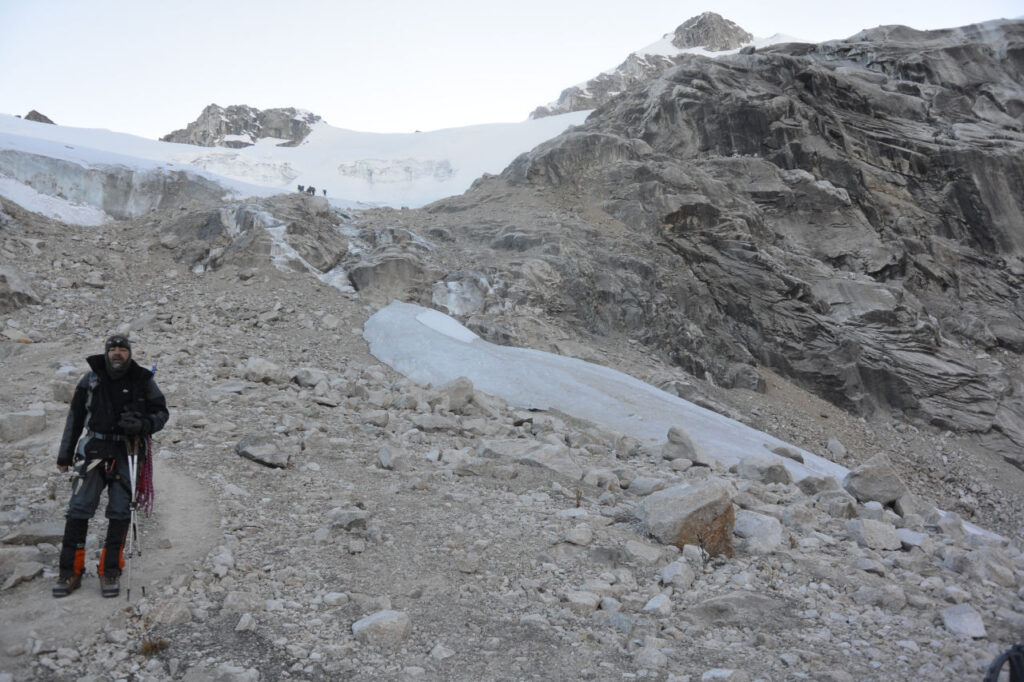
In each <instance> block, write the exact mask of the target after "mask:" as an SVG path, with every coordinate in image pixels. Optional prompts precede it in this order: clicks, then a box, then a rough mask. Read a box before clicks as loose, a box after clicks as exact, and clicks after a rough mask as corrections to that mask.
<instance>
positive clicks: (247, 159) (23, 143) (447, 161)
mask: <svg viewBox="0 0 1024 682" xmlns="http://www.w3.org/2000/svg"><path fill="white" fill-rule="evenodd" d="M587 113H588V112H585V111H581V112H575V113H572V114H567V115H565V116H557V117H552V118H550V119H545V120H536V121H524V122H522V123H494V124H487V125H478V126H469V127H466V128H450V129H447V130H435V131H431V132H424V133H411V134H378V133H361V132H356V131H352V130H344V129H341V128H333V127H331V126H329V125H327V124H325V123H320V124H317V125H316V126H314V129H313V131H312V133H310V135H309V137H308V138H307V139H306V140H305V141H304V142H303V143H302V144H301V145H299V146H297V147H278V146H276V144H275V141H274V140H270V139H266V140H260V141H259V142H258V143H257V144H256V145H254V146H252V147H247V148H244V149H227V148H223V147H195V146H191V145H184V144H173V143H168V142H157V141H155V140H147V139H144V138H140V137H135V136H133V135H125V134H122V133H115V132H111V131H108V130H94V129H84V128H69V127H65V126H56V125H46V124H41V123H34V122H32V121H26V120H23V119H20V118H17V117H14V116H9V115H4V114H0V196H6V197H8V198H10V199H11V200H13V201H18V203H20V204H23V205H26V207H27V208H32V209H33V210H41V211H42V210H49V211H51V214H53V210H54V208H53V207H54V206H55V205H57V204H54V203H53V202H54V201H57V202H58V203H59V202H60V201H61V200H68V201H71V202H75V203H77V204H80V205H85V206H91V207H93V208H98V209H101V210H105V211H107V212H108V213H109V214H111V215H114V216H115V217H124V216H129V215H132V214H134V213H136V211H137V210H143V209H144V208H145V202H141V203H140V200H141V198H142V197H141V195H142V194H143V193H144V190H143V185H144V186H145V187H146V188H152V187H153V186H154V185H156V184H166V178H167V176H168V175H171V174H173V175H175V176H176V178H177V181H181V182H183V181H186V180H187V181H190V182H192V181H194V182H198V183H200V184H201V185H203V186H204V187H205V188H209V187H210V186H211V185H213V184H215V185H218V186H220V187H222V188H223V189H224V192H225V194H230V195H235V196H253V195H269V194H276V193H279V192H287V191H294V190H296V189H297V186H298V185H303V186H307V187H308V186H314V187H316V188H317V193H318V194H320V195H321V196H323V194H324V190H326V195H327V198H328V199H329V200H330V201H331V202H332V203H333V204H335V205H338V206H358V205H375V204H379V205H389V206H409V207H417V206H422V205H424V204H427V203H430V202H432V201H436V200H437V199H441V198H443V197H446V196H452V195H455V194H461V193H462V192H464V191H465V190H466V189H467V188H468V187H469V185H470V184H471V183H472V182H473V180H475V179H476V178H478V177H480V176H481V175H482V174H484V173H498V172H500V171H501V170H503V169H504V168H505V166H507V165H508V164H509V162H511V161H512V159H514V158H515V157H516V156H517V155H519V154H520V153H522V152H525V151H528V150H530V149H532V148H533V147H535V146H537V145H538V144H540V143H541V142H543V141H545V140H547V139H550V138H552V137H554V136H555V135H558V134H559V133H561V132H562V131H563V130H565V129H566V128H567V127H569V126H571V125H576V124H579V123H582V122H583V120H584V119H585V118H586V116H587ZM112 168H116V169H118V177H119V178H120V181H119V183H118V184H119V185H121V187H120V188H119V189H118V190H116V193H117V196H116V197H115V198H113V199H112V198H111V197H110V196H106V194H107V193H110V192H111V191H112V188H111V187H110V183H103V182H101V181H100V179H99V177H100V176H101V175H104V174H107V171H108V170H109V169H112ZM90 171H92V172H91V173H90ZM12 182H16V183H20V184H21V185H24V186H25V187H18V188H15V187H14V186H13V185H12V184H11V183H12ZM26 188H27V189H26ZM146 191H148V189H147V190H146ZM44 198H45V199H44ZM115 199H116V200H115ZM26 201H27V202H28V204H25V202H26ZM126 202H127V204H128V205H127V206H125V204H126ZM133 202H134V203H133ZM111 211H113V213H112V212H111ZM73 214H74V211H73V210H71V209H68V208H64V209H61V215H64V216H65V217H67V216H70V215H73ZM118 214H121V215H118ZM95 219H96V217H95V215H91V216H89V218H87V220H89V221H93V222H94V221H95Z"/></svg>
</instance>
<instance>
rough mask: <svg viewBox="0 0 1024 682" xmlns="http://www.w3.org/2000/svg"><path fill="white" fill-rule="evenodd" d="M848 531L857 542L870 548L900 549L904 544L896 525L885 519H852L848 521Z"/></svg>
mask: <svg viewBox="0 0 1024 682" xmlns="http://www.w3.org/2000/svg"><path fill="white" fill-rule="evenodd" d="M846 532H847V533H849V534H850V538H851V539H853V540H855V541H856V542H857V544H859V545H861V546H862V547H867V548H869V549H900V548H901V547H902V546H903V543H902V542H901V541H900V536H899V534H898V533H897V532H896V527H895V526H893V525H892V524H891V523H885V522H883V521H872V520H871V519H851V520H849V521H847V522H846Z"/></svg>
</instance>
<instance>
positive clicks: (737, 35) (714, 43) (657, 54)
mask: <svg viewBox="0 0 1024 682" xmlns="http://www.w3.org/2000/svg"><path fill="white" fill-rule="evenodd" d="M753 40H754V36H752V35H751V34H749V33H747V32H746V31H744V30H743V29H742V28H740V27H739V26H738V25H736V24H735V23H734V22H731V21H729V20H728V19H724V18H722V16H721V15H719V14H715V13H714V12H704V13H703V14H699V15H697V16H695V17H693V18H691V19H687V20H686V21H685V22H683V23H682V24H680V25H679V26H678V27H677V28H676V30H675V32H674V33H668V34H665V35H664V37H663V38H662V39H661V40H660V41H659V42H657V43H655V44H654V45H650V46H648V47H647V48H644V49H642V50H637V51H635V52H632V53H630V55H629V56H628V57H626V60H625V61H624V62H622V64H620V65H619V66H617V67H616V68H614V69H612V70H609V71H605V72H604V73H602V74H599V75H598V76H596V77H594V78H592V79H590V80H589V81H587V82H586V83H583V84H580V85H574V86H572V87H570V88H566V89H565V90H563V91H562V94H561V95H560V96H559V98H558V99H557V100H555V101H554V102H552V103H550V104H548V105H547V106H541V107H537V108H536V109H534V111H533V112H532V113H531V114H530V118H543V117H545V116H554V115H556V114H564V113H568V112H570V111H585V110H587V109H596V108H597V107H599V106H601V105H602V104H604V103H605V102H607V101H608V100H609V99H611V98H612V97H613V96H615V95H616V94H618V93H620V92H623V91H624V90H628V89H630V88H632V87H635V86H636V85H637V84H639V83H642V82H644V81H646V80H649V79H651V78H654V77H655V76H657V75H658V74H660V73H662V72H663V71H665V70H666V69H669V68H671V67H673V66H676V65H678V64H679V63H680V62H681V61H683V60H684V59H687V58H688V57H689V56H690V54H691V53H695V52H696V53H701V52H703V54H705V55H707V54H708V53H712V52H724V51H727V50H738V49H739V48H741V47H743V46H744V45H746V44H748V43H750V42H752V41H753ZM712 56H718V55H712Z"/></svg>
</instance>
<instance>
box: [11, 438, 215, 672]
mask: <svg viewBox="0 0 1024 682" xmlns="http://www.w3.org/2000/svg"><path fill="white" fill-rule="evenodd" d="M154 484H155V487H156V500H155V505H154V509H153V516H152V517H150V518H148V519H147V518H145V517H142V518H141V519H140V523H139V531H140V542H141V550H142V555H141V556H139V557H136V558H135V560H134V565H133V567H132V591H131V600H132V602H135V601H137V600H139V599H141V598H143V596H144V594H148V595H152V594H154V592H155V591H156V590H158V589H159V588H160V586H161V584H162V583H165V582H166V581H168V580H170V579H172V578H173V576H175V575H177V574H180V573H182V572H190V571H191V569H190V568H189V564H190V562H192V561H193V560H195V559H197V558H201V557H203V556H205V555H206V554H207V552H209V550H210V548H211V547H212V546H213V545H214V543H215V542H216V539H217V538H218V537H219V529H218V519H219V518H220V515H219V514H218V513H217V507H216V504H215V503H214V501H213V499H212V498H211V497H210V495H209V493H208V492H207V490H206V489H205V488H204V487H203V486H202V485H201V484H200V483H199V482H197V481H196V480H195V479H193V478H191V477H190V476H189V475H187V474H186V473H185V472H183V471H181V470H180V469H179V468H178V467H177V466H176V465H175V464H174V463H173V460H170V459H168V458H163V457H161V456H160V455H159V454H158V455H157V459H156V468H155V472H154ZM104 499H105V498H104ZM106 523H107V522H106V519H104V518H102V505H101V511H100V512H99V513H97V517H96V518H94V519H93V521H92V522H91V524H90V532H91V533H93V534H96V535H97V536H99V537H102V535H103V533H105V532H106ZM89 555H90V560H89V562H88V564H87V566H86V577H85V579H84V581H83V583H82V587H81V588H80V589H79V590H78V591H76V592H74V593H73V594H71V595H70V596H68V597H65V598H63V599H54V598H53V597H52V596H51V594H50V588H51V586H52V580H49V579H36V580H32V581H30V582H29V583H26V584H23V585H20V586H19V587H18V588H16V589H14V590H10V591H8V592H7V593H6V594H4V595H2V596H0V623H3V626H2V628H0V670H7V671H14V670H15V669H16V668H17V667H18V664H19V663H24V662H25V661H26V660H27V659H26V658H25V657H24V656H16V657H13V658H12V657H10V654H9V653H8V651H9V650H11V649H12V647H14V648H16V647H18V646H19V645H22V646H33V643H34V642H41V643H42V646H44V647H46V648H52V647H71V648H75V646H76V644H75V643H76V641H78V640H80V639H83V638H85V637H87V636H89V637H91V636H92V634H93V633H95V632H96V631H97V630H120V629H124V627H125V624H126V622H127V619H126V616H127V612H128V611H129V609H127V608H126V607H127V606H128V602H127V591H126V589H125V588H126V586H127V577H128V576H127V569H126V570H125V575H124V577H123V578H122V583H121V587H122V590H121V596H120V597H119V598H117V599H104V598H102V597H101V596H100V594H99V581H98V579H97V577H96V567H95V561H93V560H92V556H93V552H92V547H90V552H89ZM54 568H55V567H54Z"/></svg>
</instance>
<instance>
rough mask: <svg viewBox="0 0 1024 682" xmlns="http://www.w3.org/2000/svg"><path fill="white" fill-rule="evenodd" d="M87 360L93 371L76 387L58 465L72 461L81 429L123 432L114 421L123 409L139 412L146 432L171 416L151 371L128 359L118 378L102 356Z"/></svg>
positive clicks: (112, 433)
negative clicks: (146, 423) (108, 370)
mask: <svg viewBox="0 0 1024 682" xmlns="http://www.w3.org/2000/svg"><path fill="white" fill-rule="evenodd" d="M87 360H88V362H89V367H91V368H92V372H89V373H88V374H86V375H85V376H83V377H82V378H81V379H80V380H79V382H78V386H76V387H75V395H74V397H73V398H72V399H71V408H70V409H69V410H68V418H67V421H66V422H65V424H64V437H63V438H61V441H60V451H59V452H58V454H57V464H58V465H59V466H70V465H71V464H73V463H74V459H75V449H76V447H77V446H78V439H79V438H80V437H81V435H82V429H83V428H87V429H89V431H94V432H96V433H100V434H105V435H123V434H124V430H123V429H122V428H121V427H120V426H118V425H117V423H118V421H120V419H121V414H122V413H123V412H129V411H131V412H139V413H140V414H142V415H143V417H144V418H145V419H146V420H148V422H149V423H148V426H149V429H148V432H149V433H155V432H157V431H159V430H160V429H162V428H163V427H164V424H166V423H167V419H168V418H169V417H170V414H168V412H167V400H166V399H165V398H164V394H163V393H161V392H160V389H159V388H158V387H157V385H156V381H155V380H154V379H153V373H152V372H150V371H149V370H148V369H145V368H144V367H140V366H139V365H138V364H137V363H136V362H135V360H130V361H129V362H128V369H127V371H126V372H125V374H124V376H122V377H121V378H120V379H114V378H112V377H111V376H110V375H109V374H108V373H107V367H106V361H105V358H104V356H103V355H90V356H89V357H88V358H87Z"/></svg>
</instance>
